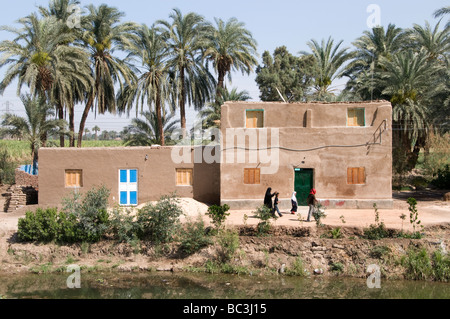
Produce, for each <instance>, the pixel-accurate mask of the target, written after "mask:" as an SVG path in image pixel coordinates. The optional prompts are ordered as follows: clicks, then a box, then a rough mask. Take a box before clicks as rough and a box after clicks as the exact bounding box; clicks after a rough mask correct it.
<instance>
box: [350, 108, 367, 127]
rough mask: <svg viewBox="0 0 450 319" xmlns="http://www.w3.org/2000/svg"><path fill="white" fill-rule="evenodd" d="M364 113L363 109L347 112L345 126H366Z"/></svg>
mask: <svg viewBox="0 0 450 319" xmlns="http://www.w3.org/2000/svg"><path fill="white" fill-rule="evenodd" d="M365 117H366V111H365V109H364V108H353V109H348V110H347V126H366V119H365Z"/></svg>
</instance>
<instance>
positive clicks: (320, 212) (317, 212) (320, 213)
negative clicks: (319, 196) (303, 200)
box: [312, 203, 327, 227]
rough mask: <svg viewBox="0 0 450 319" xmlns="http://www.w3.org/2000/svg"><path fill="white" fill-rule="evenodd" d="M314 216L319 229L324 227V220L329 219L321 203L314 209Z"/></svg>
mask: <svg viewBox="0 0 450 319" xmlns="http://www.w3.org/2000/svg"><path fill="white" fill-rule="evenodd" d="M312 215H313V217H314V219H315V221H316V225H317V227H322V226H323V223H322V218H325V217H327V214H326V213H325V207H324V206H323V205H322V204H321V203H318V204H317V205H316V207H315V208H314V211H313V213H312Z"/></svg>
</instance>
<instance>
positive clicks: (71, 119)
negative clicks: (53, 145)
mask: <svg viewBox="0 0 450 319" xmlns="http://www.w3.org/2000/svg"><path fill="white" fill-rule="evenodd" d="M69 130H70V143H69V144H70V146H69V147H75V105H72V106H71V107H70V108H69Z"/></svg>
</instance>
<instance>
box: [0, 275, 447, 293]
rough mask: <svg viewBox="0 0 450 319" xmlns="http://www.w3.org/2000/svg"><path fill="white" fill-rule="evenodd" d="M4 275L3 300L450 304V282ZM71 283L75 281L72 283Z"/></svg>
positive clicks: (1, 278)
mask: <svg viewBox="0 0 450 319" xmlns="http://www.w3.org/2000/svg"><path fill="white" fill-rule="evenodd" d="M69 275H70V274H65V273H61V274H41V275H34V274H26V275H23V274H20V275H8V276H5V275H1V274H0V298H3V299H412V298H414V299H417V298H418V299H450V283H440V282H424V281H391V280H389V281H388V280H382V281H381V288H379V289H376V288H375V289H370V288H368V286H367V282H366V280H364V279H355V278H343V277H332V278H325V277H311V278H301V277H288V276H275V275H274V276H264V277H260V276H249V275H245V276H237V275H217V274H204V273H201V274H199V273H174V274H172V273H158V272H149V273H110V272H108V273H87V274H83V273H82V274H81V277H80V284H81V288H79V289H77V288H74V289H70V288H68V286H67V279H68V277H69ZM72 282H73V281H72Z"/></svg>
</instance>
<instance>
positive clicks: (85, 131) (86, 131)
mask: <svg viewBox="0 0 450 319" xmlns="http://www.w3.org/2000/svg"><path fill="white" fill-rule="evenodd" d="M89 133H91V131H90V130H89V129H88V128H85V129H84V136H85V140H87V136H88V134H89Z"/></svg>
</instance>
